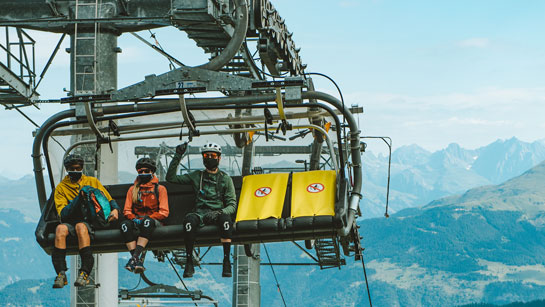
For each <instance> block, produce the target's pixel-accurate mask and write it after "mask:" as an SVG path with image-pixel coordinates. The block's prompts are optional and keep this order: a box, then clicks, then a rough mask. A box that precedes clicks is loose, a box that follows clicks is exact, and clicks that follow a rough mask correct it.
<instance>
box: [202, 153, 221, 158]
mask: <svg viewBox="0 0 545 307" xmlns="http://www.w3.org/2000/svg"><path fill="white" fill-rule="evenodd" d="M202 156H203V158H212V159H217V158H219V156H220V155H219V154H218V153H216V152H205V153H203V154H202Z"/></svg>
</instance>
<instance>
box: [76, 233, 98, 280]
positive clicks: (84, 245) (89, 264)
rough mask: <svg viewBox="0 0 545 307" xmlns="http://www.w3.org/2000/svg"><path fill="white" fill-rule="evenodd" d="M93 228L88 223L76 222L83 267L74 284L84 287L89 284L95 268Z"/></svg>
mask: <svg viewBox="0 0 545 307" xmlns="http://www.w3.org/2000/svg"><path fill="white" fill-rule="evenodd" d="M90 232H91V229H90V228H89V225H88V224H87V223H77V224H76V234H77V236H78V245H79V255H80V257H81V268H80V270H79V271H80V273H79V275H78V277H77V278H76V281H75V282H74V286H76V287H84V286H86V285H88V284H89V273H91V270H92V269H93V265H94V264H95V259H94V258H93V252H92V251H91V236H90Z"/></svg>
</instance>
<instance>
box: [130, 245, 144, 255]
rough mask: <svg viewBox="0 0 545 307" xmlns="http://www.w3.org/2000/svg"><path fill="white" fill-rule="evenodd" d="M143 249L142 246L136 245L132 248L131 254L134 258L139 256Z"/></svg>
mask: <svg viewBox="0 0 545 307" xmlns="http://www.w3.org/2000/svg"><path fill="white" fill-rule="evenodd" d="M143 250H144V247H143V246H141V245H136V248H135V249H134V254H133V255H132V256H133V257H134V258H140V254H142V251H143Z"/></svg>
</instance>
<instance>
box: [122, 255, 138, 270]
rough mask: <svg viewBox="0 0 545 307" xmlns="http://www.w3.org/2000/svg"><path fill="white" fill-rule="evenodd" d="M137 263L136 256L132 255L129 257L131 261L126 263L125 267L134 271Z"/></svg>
mask: <svg viewBox="0 0 545 307" xmlns="http://www.w3.org/2000/svg"><path fill="white" fill-rule="evenodd" d="M135 264H136V259H134V257H131V259H129V262H127V264H125V269H126V270H127V271H129V272H134V266H135Z"/></svg>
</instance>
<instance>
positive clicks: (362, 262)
mask: <svg viewBox="0 0 545 307" xmlns="http://www.w3.org/2000/svg"><path fill="white" fill-rule="evenodd" d="M360 259H361V264H362V266H363V275H364V276H365V286H366V287H367V297H368V298H369V306H370V307H373V303H372V302H371V292H369V282H368V280H367V271H366V270H365V261H363V250H360Z"/></svg>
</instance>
